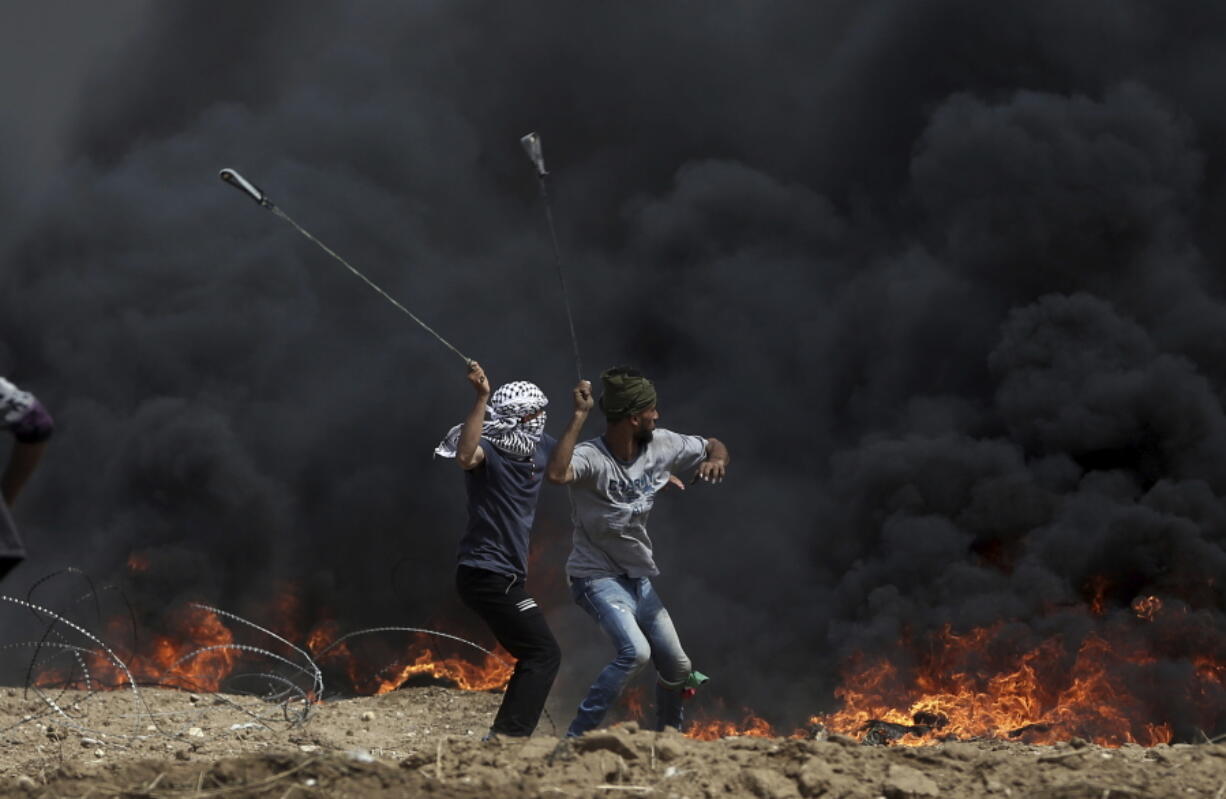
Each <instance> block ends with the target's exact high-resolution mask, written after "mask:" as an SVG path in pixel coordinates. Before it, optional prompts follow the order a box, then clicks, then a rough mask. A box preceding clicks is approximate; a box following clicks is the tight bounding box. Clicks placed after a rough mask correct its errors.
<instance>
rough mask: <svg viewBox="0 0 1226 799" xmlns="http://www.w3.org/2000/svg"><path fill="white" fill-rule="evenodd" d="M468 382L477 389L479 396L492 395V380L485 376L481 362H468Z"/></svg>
mask: <svg viewBox="0 0 1226 799" xmlns="http://www.w3.org/2000/svg"><path fill="white" fill-rule="evenodd" d="M468 382H469V383H471V384H472V387H473V388H474V389H476V391H477V396H479V397H488V396H489V395H490V381H489V378H487V377H486V376H485V370H484V369H482V368H481V364H479V363H477V362H476V361H469V362H468Z"/></svg>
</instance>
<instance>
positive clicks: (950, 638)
mask: <svg viewBox="0 0 1226 799" xmlns="http://www.w3.org/2000/svg"><path fill="white" fill-rule="evenodd" d="M1002 627H1003V625H1001V624H997V625H994V626H992V627H985V628H979V629H975V630H972V631H970V632H968V633H964V634H958V633H955V632H953V630H952V629H951V628H950V627H948V626H946V627H945V628H944V629H943V630H941V631H940V632H939V633H938V634H937V635H936V641H935V642H934V643H935V646H933V648H932V650H931V653H930V654H929V655H928V656H926V657H924V658H921V662H920V664H919V666H918V667H917V668H916V669H915V670H914V674H912V675H909V678H908V679H904V678H903V677H902V675H900V674H899V673H898V670H897V668H896V667H895V666H894V665H892V664H891V663H890V662H888V661H886V660H884V659H882V660H879V661H877V662H875V663H872V664H870V665H868V666H864V665H863V662H862V661H863V658H862V657H856V658H853V659H852V660H851V662H850V664H849V665H850V666H851V669H850V673H849V674H848V675H847V678H846V680H845V682H844V685H843V686H842V687H840V688H839V689H838V690H836V692H835V693H836V695H837V696H839V697H840V698H841V699H842V700H843V704H844V707H843V709H842V710H840V711H838V712H837V713H833V714H831V715H829V716H825V717H821V716H814V717H813V718H812V719H811V720H810V722H811V723H820V724H824V725H825V726H827V727H828V728H830V729H831V730H834V731H835V732H841V733H845V734H849V735H855V736H859V737H864V736H865V735H866V734H868V733H869V732H870V731H871V730H872V729H873V728H874V725H877V726H878V728H879V729H880V728H881V725H887V727H886V728H885V729H886V735H885V738H886V739H887V740H888V739H895V742H897V743H901V744H909V745H919V744H925V743H930V742H931V740H932V737H931V736H933V735H936V736H940V737H945V736H952V737H957V738H970V737H990V738H1014V739H1018V738H1020V739H1024V740H1026V741H1028V742H1030V743H1055V742H1056V741H1059V740H1064V739H1067V738H1069V737H1071V736H1073V735H1082V736H1085V737H1089V738H1092V739H1093V740H1094V741H1095V743H1098V744H1101V745H1105V746H1118V745H1120V744H1123V743H1130V742H1131V743H1140V744H1144V745H1147V746H1152V745H1154V744H1158V743H1167V742H1169V741H1170V740H1171V738H1172V730H1171V727H1170V725H1168V724H1165V723H1152V722H1149V721H1146V720H1145V717H1146V714H1147V710H1146V708H1144V707H1143V706H1142V705H1141V703H1140V701H1139V700H1138V699H1136V698H1135V697H1133V696H1131V695H1129V694H1128V692H1127V691H1126V690H1125V688H1124V686H1123V682H1122V679H1121V678H1120V676H1119V675H1120V674H1121V673H1122V672H1124V671H1126V670H1127V669H1129V668H1132V669H1136V668H1145V667H1147V666H1150V665H1152V664H1153V663H1155V662H1156V661H1155V659H1154V658H1153V657H1151V656H1148V655H1146V654H1144V653H1140V652H1128V651H1121V650H1120V649H1117V648H1113V647H1112V646H1111V644H1110V643H1108V641H1107V640H1106V639H1104V638H1102V637H1100V636H1098V635H1090V636H1088V637H1087V638H1086V639H1085V640H1084V641H1083V642H1082V644H1081V646H1080V648H1079V649H1078V651H1077V653H1076V655H1075V657H1074V659H1073V663H1072V666H1071V667H1068V666H1066V665H1065V664H1066V663H1067V658H1066V654H1065V650H1064V647H1063V646H1062V644H1061V643H1060V642H1059V640H1058V639H1054V638H1053V639H1049V640H1048V641H1045V642H1044V643H1042V644H1040V645H1039V646H1037V647H1034V648H1033V649H1030V650H1029V651H1026V652H1024V653H1022V654H1021V655H1020V656H1019V657H1016V658H1015V659H1013V661H1012V663H1011V664H1009V665H1007V666H1006V667H1004V668H999V669H996V670H994V671H988V672H987V673H981V669H985V665H984V661H985V659H986V657H985V655H984V653H986V652H988V651H989V650H990V647H991V645H992V644H993V643H995V642H996V640H997V639H998V636H999V634H1000V632H1001V630H1002ZM1215 675H1216V673H1215ZM904 708H905V709H904ZM888 725H894V726H893V727H889V726H888Z"/></svg>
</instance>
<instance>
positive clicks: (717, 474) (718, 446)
mask: <svg viewBox="0 0 1226 799" xmlns="http://www.w3.org/2000/svg"><path fill="white" fill-rule="evenodd" d="M730 460H732V457H731V456H730V455H729V454H728V448H727V447H726V446H724V442H722V441H720V440H719V439H718V438H708V439H707V459H706V460H705V461H703V462H702V463H700V464H698V479H699V480H705V481H706V482H708V483H718V482H721V481H722V480H723V479H724V475H725V474H726V473H727V472H728V462H729V461H730Z"/></svg>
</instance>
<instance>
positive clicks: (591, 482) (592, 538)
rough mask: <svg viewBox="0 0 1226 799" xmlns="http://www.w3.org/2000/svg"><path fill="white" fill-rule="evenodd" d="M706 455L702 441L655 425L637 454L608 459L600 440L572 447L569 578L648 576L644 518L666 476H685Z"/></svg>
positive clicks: (651, 569) (650, 565)
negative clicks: (626, 458)
mask: <svg viewBox="0 0 1226 799" xmlns="http://www.w3.org/2000/svg"><path fill="white" fill-rule="evenodd" d="M706 457H707V440H706V439H705V438H703V437H702V436H683V435H681V434H679V433H674V432H673V431H671V430H664V429H662V428H656V430H655V433H654V435H653V436H652V439H651V441H649V442H648V443H647V444H646V446H644V447H642V448H641V449H640V450H639V454H638V457H637V458H635V459H634V460H633V461H631V462H629V463H626V462H623V461H619V460H618V459H617V458H615V457H613V454H612V453H611V452H609V450H608V448H607V447H606V446H605V444H604V440H603V439H600V438H593V439H591V440H589V441H583V442H581V443H579V444H577V445H575V451H574V454H573V455H571V460H570V468H571V469H572V470H573V472H574V475H575V479H574V482H572V483H571V484H570V503H571V520H572V521H573V523H574V525H575V532H574V539H573V548H572V549H571V553H570V558H568V559H567V561H566V573H567V575H569V576H571V577H613V576H616V575H620V574H625V575H629V576H630V577H654V576H656V575H657V574H659V573H660V570H659V569H657V568H656V563H655V561H654V560H653V559H652V556H651V539H650V538H649V537H648V536H647V516H648V514H650V513H651V506H652V505H653V504H654V503H655V499H656V492H657V491H659V490H660V489H661V488H663V487H664V486H665V485H666V484H667V483H668V477H669V475H670V474H679V475H681V476H682V477H683V479H685V478H688V477H689V476H690V474H692V472H693V471H694V470H695V469H697V468H698V464H700V463H702V462H703V460H705V459H706Z"/></svg>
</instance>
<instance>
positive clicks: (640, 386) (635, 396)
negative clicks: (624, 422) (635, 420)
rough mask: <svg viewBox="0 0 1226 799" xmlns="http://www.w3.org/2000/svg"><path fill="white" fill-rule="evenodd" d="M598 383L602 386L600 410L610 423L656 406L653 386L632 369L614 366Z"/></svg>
mask: <svg viewBox="0 0 1226 799" xmlns="http://www.w3.org/2000/svg"><path fill="white" fill-rule="evenodd" d="M600 382H601V384H602V385H603V386H604V393H603V394H601V396H600V410H602V411H603V412H604V415H605V418H606V419H608V420H609V421H611V422H615V421H617V420H618V419H625V418H626V417H627V416H633V415H634V414H636V413H642V412H643V411H645V410H647V409H648V408H651V407H652V406H654V405H655V404H656V388H655V386H653V385H652V384H651V381H650V380H648V379H647V378H645V377H643V376H642V375H641V374H639V373H638V372H636V371H634V370H633V369H627V368H626V367H624V366H615V367H613V368H612V369H608V370H606V371H605V372H604V374H602V375H601V376H600Z"/></svg>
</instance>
